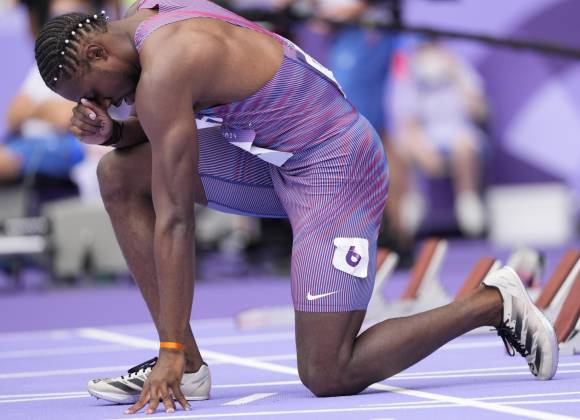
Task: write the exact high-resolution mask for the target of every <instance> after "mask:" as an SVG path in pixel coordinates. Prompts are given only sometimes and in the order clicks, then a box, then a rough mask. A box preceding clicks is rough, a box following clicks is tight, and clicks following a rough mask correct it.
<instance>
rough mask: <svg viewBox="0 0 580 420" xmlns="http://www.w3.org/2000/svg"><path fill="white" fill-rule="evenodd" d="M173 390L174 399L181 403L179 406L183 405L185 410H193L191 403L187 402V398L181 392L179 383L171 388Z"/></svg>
mask: <svg viewBox="0 0 580 420" xmlns="http://www.w3.org/2000/svg"><path fill="white" fill-rule="evenodd" d="M171 390H172V391H173V397H174V398H175V399H176V400H177V401H179V404H181V406H182V407H183V409H184V410H187V411H189V410H191V406H190V405H189V403H188V402H187V400H186V399H185V396H184V395H183V392H181V387H180V386H179V383H177V384H174V385H173V386H172V387H171Z"/></svg>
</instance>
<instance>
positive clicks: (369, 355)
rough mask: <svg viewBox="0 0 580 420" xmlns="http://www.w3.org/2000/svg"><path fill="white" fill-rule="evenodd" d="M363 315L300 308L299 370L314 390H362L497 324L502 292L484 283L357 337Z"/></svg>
mask: <svg viewBox="0 0 580 420" xmlns="http://www.w3.org/2000/svg"><path fill="white" fill-rule="evenodd" d="M364 315H365V312H364V311H352V312H332V313H328V312H327V313H320V312H301V311H296V346H297V354H298V371H299V373H300V379H301V380H302V382H303V383H304V385H306V387H308V389H310V390H311V391H312V392H313V393H314V394H315V395H317V396H334V395H350V394H355V393H358V392H360V391H362V390H363V389H365V388H366V387H368V386H369V385H371V384H373V383H375V382H378V381H381V380H383V379H386V378H388V377H390V376H392V375H395V374H397V373H398V372H401V371H402V370H404V369H406V368H408V367H409V366H412V365H413V364H415V363H416V362H418V361H419V360H421V359H423V358H425V357H426V356H428V355H429V354H431V353H432V352H434V351H435V350H437V349H438V348H439V347H441V346H442V345H443V344H445V343H447V342H448V341H450V340H452V339H453V338H455V337H458V336H460V335H462V334H464V333H466V332H467V331H470V330H472V329H474V328H477V327H481V326H485V325H490V326H497V325H498V324H499V323H500V321H501V315H502V298H501V295H500V293H499V292H498V291H497V290H496V289H493V288H488V287H484V286H482V287H480V288H479V289H477V290H476V291H475V292H473V293H472V294H471V295H469V296H467V297H466V298H465V299H462V300H459V301H456V302H453V303H450V304H448V305H445V306H442V307H440V308H437V309H433V310H430V311H427V312H423V313H420V314H417V315H413V316H409V317H405V318H394V319H388V320H386V321H383V322H381V323H379V324H377V325H375V326H373V327H371V328H370V329H368V330H366V331H365V332H364V333H363V334H361V335H360V336H358V337H357V334H358V332H359V330H360V326H361V324H362V321H363V319H364ZM321 331H322V332H323V333H321Z"/></svg>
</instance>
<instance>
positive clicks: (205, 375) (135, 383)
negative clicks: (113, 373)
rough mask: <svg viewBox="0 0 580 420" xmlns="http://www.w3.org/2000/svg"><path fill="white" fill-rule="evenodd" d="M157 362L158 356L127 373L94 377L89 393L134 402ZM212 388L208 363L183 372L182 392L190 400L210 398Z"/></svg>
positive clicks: (90, 382) (119, 402)
mask: <svg viewBox="0 0 580 420" xmlns="http://www.w3.org/2000/svg"><path fill="white" fill-rule="evenodd" d="M155 363H157V357H154V358H153V359H151V360H147V361H146V362H143V363H141V364H140V365H137V366H135V367H132V368H131V369H129V371H128V372H127V374H126V375H123V376H117V377H116V378H104V379H93V380H92V381H89V383H88V385H87V388H88V391H89V394H91V395H92V396H93V397H97V398H100V399H103V400H106V401H110V402H114V403H118V404H134V403H136V402H137V401H138V400H139V395H141V391H142V390H143V385H144V384H145V380H146V379H147V376H149V374H150V373H151V369H153V366H155ZM210 388H211V374H210V372H209V368H208V366H207V365H206V364H203V365H201V368H199V370H198V371H197V372H195V373H184V374H183V378H182V380H181V392H183V395H184V396H185V398H186V399H187V400H188V401H201V400H207V399H209V393H210Z"/></svg>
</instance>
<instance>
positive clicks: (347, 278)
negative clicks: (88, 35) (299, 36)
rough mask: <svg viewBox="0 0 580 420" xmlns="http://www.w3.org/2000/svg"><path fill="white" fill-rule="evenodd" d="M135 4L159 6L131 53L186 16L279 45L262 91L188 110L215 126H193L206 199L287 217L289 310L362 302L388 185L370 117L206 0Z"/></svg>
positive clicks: (305, 64)
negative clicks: (212, 21) (240, 29)
mask: <svg viewBox="0 0 580 420" xmlns="http://www.w3.org/2000/svg"><path fill="white" fill-rule="evenodd" d="M139 8H148V9H157V10H158V13H157V14H156V15H155V16H153V17H151V18H148V19H146V20H145V21H143V22H142V23H141V25H140V26H139V28H138V29H137V32H136V33H135V45H136V47H137V49H138V50H140V48H141V46H142V45H143V43H144V42H146V40H147V37H148V36H149V35H150V34H151V33H153V32H154V31H155V30H156V29H157V28H159V27H161V26H164V25H169V24H171V23H174V22H178V21H183V20H186V19H193V18H210V19H218V20H221V21H224V22H228V23H230V24H232V25H236V26H240V27H244V28H247V29H251V30H254V31H258V32H261V33H263V34H264V35H266V36H271V37H274V38H275V39H276V40H278V41H279V42H280V43H281V45H282V46H283V48H284V59H283V62H282V64H281V66H280V68H279V69H278V71H277V73H276V74H275V76H274V77H273V78H272V79H271V80H270V81H268V82H267V83H266V84H265V85H264V86H262V88H260V89H259V90H258V91H257V92H255V93H254V94H252V95H250V96H249V97H247V98H246V99H244V100H241V101H237V102H233V103H229V104H225V105H220V106H217V107H213V108H209V109H205V110H202V111H199V112H198V113H197V115H195V117H197V119H198V120H201V121H203V123H204V124H205V125H211V126H212V127H211V128H203V129H199V130H198V144H199V168H198V171H199V174H200V177H201V179H202V183H203V186H204V190H205V193H206V197H207V199H208V206H209V207H212V208H214V209H218V210H221V211H225V212H229V213H235V214H244V215H252V216H258V217H283V218H286V217H287V218H288V219H289V220H290V223H291V225H292V231H293V237H294V238H293V249H292V251H293V252H292V265H291V277H292V297H293V302H294V307H295V309H296V310H300V311H309V312H342V311H353V310H364V309H366V306H367V304H368V301H369V299H370V296H371V293H372V289H373V283H374V274H375V260H376V241H377V236H378V229H379V225H380V221H381V217H382V213H383V209H384V205H385V200H386V197H387V190H388V170H387V162H386V158H385V154H384V151H383V147H382V143H381V140H380V137H379V135H378V134H377V133H376V131H375V130H374V129H373V127H372V126H371V125H370V123H369V122H368V121H367V120H366V119H365V118H364V117H363V116H362V115H360V114H359V113H358V111H357V110H356V109H355V108H354V107H353V106H352V105H351V104H350V102H349V101H348V100H347V99H346V98H345V97H344V95H343V93H342V91H341V89H340V86H339V85H338V83H337V82H336V81H335V80H334V78H333V76H332V73H331V72H330V71H328V70H327V69H325V68H324V67H322V66H321V65H320V64H318V63H317V62H316V61H315V60H314V59H312V58H311V57H309V56H308V55H307V54H305V53H304V52H303V51H302V50H301V49H300V48H298V47H297V46H296V45H294V44H293V43H291V42H290V41H288V40H286V39H285V38H283V37H281V36H279V35H277V34H274V33H272V32H269V31H267V30H265V29H264V28H262V27H261V26H259V25H257V24H255V23H252V22H250V21H248V20H245V19H243V18H242V17H240V16H238V15H236V14H234V13H232V12H230V11H228V10H226V9H224V8H222V7H220V6H218V5H216V4H214V3H212V2H210V1H206V0H165V1H151V0H144V1H142V2H141V3H140V5H139ZM193 116H194V115H192V117H193ZM198 125H199V121H198Z"/></svg>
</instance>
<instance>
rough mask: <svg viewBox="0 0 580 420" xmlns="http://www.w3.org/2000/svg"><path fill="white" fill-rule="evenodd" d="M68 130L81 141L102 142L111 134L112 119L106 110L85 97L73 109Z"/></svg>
mask: <svg viewBox="0 0 580 420" xmlns="http://www.w3.org/2000/svg"><path fill="white" fill-rule="evenodd" d="M70 121H71V129H70V131H71V132H72V133H73V134H74V135H75V136H76V137H77V138H78V139H79V140H80V141H82V142H83V143H86V144H103V143H104V142H106V141H107V140H109V138H110V137H111V135H112V134H113V120H112V118H111V117H110V116H109V114H108V112H107V110H106V109H105V108H103V107H101V106H99V105H98V104H96V103H94V102H91V101H89V100H87V99H81V101H80V103H79V104H78V105H77V106H76V107H75V108H74V109H73V116H72V118H71V120H70Z"/></svg>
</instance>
